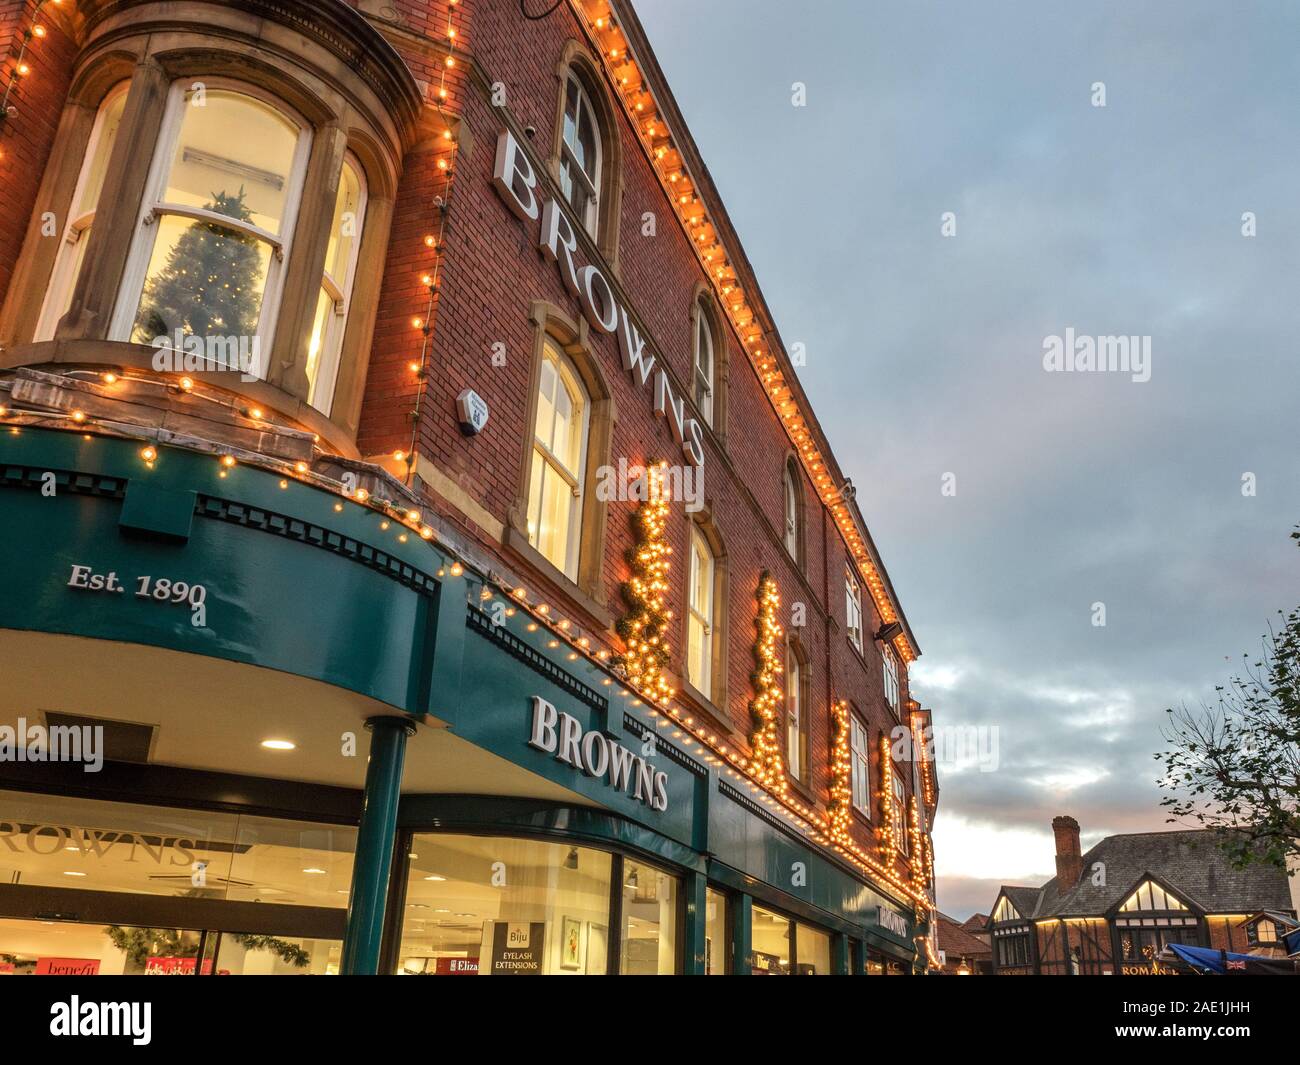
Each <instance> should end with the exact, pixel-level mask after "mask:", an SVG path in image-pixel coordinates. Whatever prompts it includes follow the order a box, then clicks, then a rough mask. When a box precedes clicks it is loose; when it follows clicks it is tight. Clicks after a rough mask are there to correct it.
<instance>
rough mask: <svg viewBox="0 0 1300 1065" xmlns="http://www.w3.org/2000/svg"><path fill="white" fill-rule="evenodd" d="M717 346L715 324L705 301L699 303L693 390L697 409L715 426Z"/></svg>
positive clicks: (696, 317) (696, 319) (696, 312)
mask: <svg viewBox="0 0 1300 1065" xmlns="http://www.w3.org/2000/svg"><path fill="white" fill-rule="evenodd" d="M716 346H717V345H716V344H715V342H714V339H713V323H712V321H711V320H710V317H709V312H708V309H707V308H706V307H705V305H704V303H703V301H697V303H696V307H695V368H694V372H693V374H692V381H693V385H692V390H693V392H694V396H695V409H696V410H698V411H699V412H700V416H701V417H702V418H703V419H704V420H705V422H707V423H708V424H709V425H712V424H713V395H714V390H715V387H716V384H715V382H716V377H717V364H718V360H717V357H716V355H715V348H716Z"/></svg>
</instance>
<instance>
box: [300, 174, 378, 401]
mask: <svg viewBox="0 0 1300 1065" xmlns="http://www.w3.org/2000/svg"><path fill="white" fill-rule="evenodd" d="M347 167H351V168H352V172H353V173H354V174H356V176H357V184H358V185H359V186H360V192H359V193H358V196H357V210H356V235H355V236H354V237H353V239H352V247H351V250H350V251H349V252H348V261H347V262H346V263H345V264H344V268H343V277H342V279H338V278H333V277H331V276H330V274H329V271H328V270H322V271H321V288H322V289H324V290H325V293H326V294H327V295H328V296H329V298H330V299H331V300H332V301H333V303H334V309H333V311H332V312H331V313H330V314H328V315H327V316H326V318H325V328H324V329H323V330H322V331H321V343H320V355H319V356H318V357H317V360H318V361H317V364H316V381H315V385H314V387H313V388H312V391H311V398H310V399H309V401H308V402H310V403H311V405H312V406H313V407H315V408H316V409H317V410H318V411H320V412H321V413H322V414H324V415H325V417H327V418H328V417H329V416H330V413H331V411H332V410H333V408H334V391H335V389H336V388H337V387H338V375H339V360H340V358H341V356H342V354H343V338H344V336H345V335H346V334H347V331H348V316H349V315H350V314H351V313H352V286H353V283H354V282H355V281H356V273H357V259H358V257H359V256H360V254H361V241H362V238H363V237H364V236H365V226H366V209H367V208H368V207H369V205H370V186H369V185H368V184H367V182H366V171H365V168H364V167H363V166H362V165H361V161H360V160H359V159H358V158H357V157H356V156H355V155H353V154H352V153H351V152H348V153H347V154H346V155H344V157H343V165H342V166H340V167H339V187H340V188H341V187H342V184H343V171H344V169H346V168H347ZM337 203H338V200H337V198H336V199H335V206H337ZM330 224H331V225H333V213H332V211H331V216H330ZM318 298H319V297H318ZM326 386H328V391H327V392H322V388H324V387H326Z"/></svg>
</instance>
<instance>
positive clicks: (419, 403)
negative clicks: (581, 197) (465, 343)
mask: <svg viewBox="0 0 1300 1065" xmlns="http://www.w3.org/2000/svg"><path fill="white" fill-rule="evenodd" d="M458 2H459V0H448V4H447V25H446V28H445V30H444V32H445V34H446V37H447V54H446V56H444V57H443V61H442V69H441V72H440V75H439V81H438V91H437V100H435V101H434V106H435V107H436V108H437V110H438V114H439V115H441V116H442V118H443V120H444V122H445V123H446V125H445V127H444V128H443V131H442V141H443V147H444V148H445V149H446V154H445V155H439V157H438V160H437V163H436V164H435V165H436V166H437V168H438V173H439V175H440V176H441V177H442V179H443V180H442V192H441V194H440V195H438V196H436V197H435V198H434V204H435V206H436V208H437V211H438V231H437V233H429V234H426V235H425V237H424V246H425V247H426V248H428V249H429V250H430V251H431V252H432V253H433V257H434V258H433V266H432V268H431V269H430V271H429V272H428V273H425V274H424V275H423V276H421V278H420V283H421V284H422V285H423V286H424V287H425V289H426V290H427V291H428V299H427V300H426V303H425V309H424V314H423V315H422V316H420V315H417V316H416V317H415V318H412V319H411V325H412V327H413V328H415V329H418V330H419V331H420V357H419V358H418V359H412V360H411V363H410V370H411V373H413V374H414V375H415V380H416V386H415V404H414V406H413V407H412V409H411V443H410V446H409V447H408V448H407V450H405V451H395V452H394V453H393V458H394V459H395V460H396V461H398V462H403V463H405V464H406V483H407V484H408V485H410V483H411V478H412V477H413V476H414V474H415V455H416V446H417V444H418V442H419V435H420V411H421V409H422V407H423V406H424V392H425V382H426V379H427V378H428V376H429V358H430V352H429V345H430V338H431V337H432V335H433V317H434V310H435V305H436V302H437V298H438V282H439V278H440V274H441V272H442V255H443V251H444V250H445V247H446V245H445V243H444V238H445V236H446V232H447V215H448V214H449V213H450V210H451V179H452V171H453V167H452V165H451V164H452V160H453V158H454V157H455V153H456V139H455V137H454V136H453V135H452V132H451V122H452V117H451V116H450V115H449V114H448V113H447V112H446V111H445V110H444V109H443V103H444V102H445V101H446V99H447V75H448V73H449V72H450V71H452V70H453V69H455V66H456V27H455V25H454V24H453V23H452V18H451V13H452V11H453V9H454V8H455V6H456V4H457V3H458Z"/></svg>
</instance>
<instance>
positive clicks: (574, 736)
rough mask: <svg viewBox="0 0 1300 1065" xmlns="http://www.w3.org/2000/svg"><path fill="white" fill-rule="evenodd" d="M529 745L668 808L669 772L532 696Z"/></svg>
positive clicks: (640, 798) (657, 806) (654, 806)
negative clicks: (585, 729) (589, 729)
mask: <svg viewBox="0 0 1300 1065" xmlns="http://www.w3.org/2000/svg"><path fill="white" fill-rule="evenodd" d="M528 746H529V747H535V748H536V749H537V750H539V751H545V752H546V753H547V754H553V755H555V760H556V761H557V762H563V763H564V764H565V765H569V766H572V767H573V768H574V769H576V770H578V771H580V772H582V773H585V774H587V776H589V777H601V778H604V779H605V782H606V783H607V784H608V785H609V786H610V787H611V788H614V789H615V790H617V791H624V792H627V793H628V794H630V795H631V796H632V798H634V799H635V800H636V801H637V802H642V803H645V805H646V806H648V807H650V809H652V810H659V811H664V810H667V809H668V774H667V773H665V772H663V771H662V770H657V769H655V767H654V766H652V765H651V764H650V763H649V762H647V761H646V760H645V759H644V758H642V757H641V756H640V755H637V754H633V753H632V752H631V751H629V750H628V749H627V748H626V747H624V746H623V745H622V744H620V743H615V742H614V741H613V740H611V739H610V738H609V737H607V736H605V735H604V734H603V733H600V732H598V731H596V730H595V729H593V730H592V731H590V732H584V731H583V730H582V725H581V724H579V722H578V719H577V718H576V717H574V716H573V715H572V714H566V713H564V712H562V711H560V710H557V709H556V708H555V706H554V705H553V704H551V703H548V702H547V701H546V700H545V699H543V698H541V697H540V696H537V695H534V696H533V731H532V735H531V736H530V737H529V739H528Z"/></svg>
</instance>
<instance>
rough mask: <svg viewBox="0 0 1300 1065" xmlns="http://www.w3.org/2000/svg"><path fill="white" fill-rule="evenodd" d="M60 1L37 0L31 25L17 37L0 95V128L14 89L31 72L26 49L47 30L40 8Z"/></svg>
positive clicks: (12, 109)
mask: <svg viewBox="0 0 1300 1065" xmlns="http://www.w3.org/2000/svg"><path fill="white" fill-rule="evenodd" d="M62 2H63V0H37V4H36V7H35V8H34V9H33V10H32V24H31V27H30V28H28V29H26V30H23V32H22V34H21V35H20V36H19V38H18V40H19V44H18V54H17V55H16V56H14V65H13V66H12V67H10V68H9V80H8V81H7V82H6V83H5V91H4V95H3V96H0V128H3V126H4V125H5V124H6V122H7V120H8V118H9V115H10V114H11V113H12V112H13V111H14V107H13V106H12V104H10V102H9V101H10V100H11V99H12V98H13V94H14V90H15V89H16V88H17V87H18V84H19V82H21V81H22V80H23V78H25V77H27V75H28V74H30V73H31V72H32V71H31V67H30V66H28V64H27V49H28V48H30V47H31V45H32V42H33V41H34V40H43V39H44V38H45V36H46V33H47V30H46V29H45V25H44V24H43V23H42V22H41V21H40V17H41V10H42V9H43V8H44V7H45V5H46V4H47V3H53V4H55V5H58V4H60V3H62Z"/></svg>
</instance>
